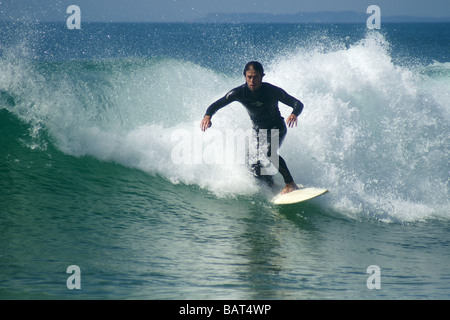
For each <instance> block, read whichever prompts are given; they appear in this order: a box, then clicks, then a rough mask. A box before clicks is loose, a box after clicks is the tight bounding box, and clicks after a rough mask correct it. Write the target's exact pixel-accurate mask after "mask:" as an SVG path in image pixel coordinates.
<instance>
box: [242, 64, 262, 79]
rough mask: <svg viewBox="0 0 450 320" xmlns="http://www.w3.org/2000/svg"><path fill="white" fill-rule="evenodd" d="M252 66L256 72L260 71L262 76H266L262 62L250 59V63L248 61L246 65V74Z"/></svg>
mask: <svg viewBox="0 0 450 320" xmlns="http://www.w3.org/2000/svg"><path fill="white" fill-rule="evenodd" d="M250 68H252V69H253V70H255V71H256V72H258V73H259V74H260V75H261V76H264V68H263V66H262V64H261V63H259V62H258V61H250V62H249V63H247V64H246V65H245V68H244V76H245V74H246V72H247V71H248V70H249V69H250Z"/></svg>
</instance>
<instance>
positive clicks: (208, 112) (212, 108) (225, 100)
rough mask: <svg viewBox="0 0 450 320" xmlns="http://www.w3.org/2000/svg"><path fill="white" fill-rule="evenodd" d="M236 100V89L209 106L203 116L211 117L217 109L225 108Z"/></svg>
mask: <svg viewBox="0 0 450 320" xmlns="http://www.w3.org/2000/svg"><path fill="white" fill-rule="evenodd" d="M237 98H238V88H235V89H233V90H231V91H230V92H228V93H227V94H226V95H225V96H223V97H222V98H220V99H219V100H217V101H216V102H214V103H213V104H211V105H210V106H209V107H208V109H207V110H206V113H205V116H210V117H212V116H213V115H214V114H215V113H216V112H217V111H218V110H219V109H221V108H223V107H225V106H226V105H228V104H230V103H231V102H233V101H236V100H237Z"/></svg>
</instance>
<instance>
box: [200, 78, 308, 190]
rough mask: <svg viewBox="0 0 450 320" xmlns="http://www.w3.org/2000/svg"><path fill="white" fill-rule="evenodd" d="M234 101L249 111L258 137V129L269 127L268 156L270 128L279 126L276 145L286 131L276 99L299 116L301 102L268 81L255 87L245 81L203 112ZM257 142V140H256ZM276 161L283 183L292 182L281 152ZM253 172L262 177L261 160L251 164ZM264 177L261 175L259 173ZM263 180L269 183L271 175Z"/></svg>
mask: <svg viewBox="0 0 450 320" xmlns="http://www.w3.org/2000/svg"><path fill="white" fill-rule="evenodd" d="M233 101H239V102H240V103H242V104H243V105H244V106H245V108H246V109H247V112H248V114H249V115H250V119H251V120H252V122H253V128H254V130H255V131H256V133H257V137H259V131H260V129H268V130H267V147H268V149H267V156H268V157H269V159H270V156H271V152H270V150H271V145H270V141H271V132H272V130H270V129H278V130H279V146H281V143H282V142H283V140H284V137H285V136H286V133H287V128H286V124H285V122H284V118H283V117H282V116H281V114H280V110H279V108H278V101H280V102H282V103H284V104H286V105H288V106H290V107H292V108H293V111H292V113H293V114H295V115H296V116H298V115H299V114H300V113H301V112H302V110H303V103H301V102H300V101H299V100H297V99H295V98H294V97H292V96H290V95H289V94H287V93H286V91H284V90H283V89H281V88H278V87H276V86H274V85H271V84H270V83H266V82H263V83H262V84H261V87H260V88H258V90H256V91H251V90H250V89H249V88H248V86H247V84H244V85H242V86H239V87H237V88H234V89H232V90H231V91H230V92H228V93H227V94H226V95H225V96H224V97H222V98H221V99H219V100H217V101H216V102H214V103H213V104H211V105H210V106H209V108H208V109H207V110H206V114H205V115H208V116H211V117H212V116H213V115H214V114H215V113H216V112H217V111H218V110H219V109H221V108H223V107H225V106H226V105H228V104H230V103H231V102H233ZM258 144H259V140H258ZM278 157H279V161H278V164H279V165H278V168H277V169H278V171H279V172H280V174H281V175H282V176H283V179H284V182H285V183H291V182H293V181H294V180H293V178H292V176H291V174H290V172H289V170H288V168H287V165H286V162H285V161H284V159H283V158H282V157H280V156H278ZM253 169H254V172H255V174H256V176H258V177H261V175H260V170H261V164H260V162H259V161H258V163H256V164H254V165H253ZM262 178H263V179H264V177H262ZM265 180H268V181H267V182H268V183H269V184H271V183H272V182H271V181H272V179H271V177H265Z"/></svg>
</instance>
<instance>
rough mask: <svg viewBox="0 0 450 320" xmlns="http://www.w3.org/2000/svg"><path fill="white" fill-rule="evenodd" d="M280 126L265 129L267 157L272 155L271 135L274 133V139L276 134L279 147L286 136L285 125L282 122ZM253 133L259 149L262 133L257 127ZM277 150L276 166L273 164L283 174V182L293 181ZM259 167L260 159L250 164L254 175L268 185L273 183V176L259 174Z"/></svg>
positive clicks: (269, 157) (260, 166) (260, 165)
mask: <svg viewBox="0 0 450 320" xmlns="http://www.w3.org/2000/svg"><path fill="white" fill-rule="evenodd" d="M280 127H281V128H280V129H279V128H274V129H268V130H266V131H267V144H266V147H267V150H266V155H267V158H268V159H271V155H272V145H271V142H272V135H274V139H276V138H277V137H276V136H277V135H278V148H279V147H281V144H282V143H283V140H284V137H285V136H286V133H287V128H286V125H285V124H284V122H283V125H282V126H280ZM255 133H256V143H257V150H259V148H260V147H263V146H261V145H260V139H261V138H263V137H262V135H261V134H260V130H259V129H255ZM276 152H277V156H278V167H277V166H276V165H275V167H277V169H278V172H280V174H281V175H282V176H283V179H284V182H285V183H286V184H287V183H292V182H293V181H294V179H293V178H292V175H291V173H290V172H289V169H288V167H287V165H286V161H284V159H283V158H282V157H281V156H280V155H278V150H276ZM261 168H262V164H261V161H259V160H258V161H257V162H256V163H255V164H253V165H252V171H253V173H254V174H255V176H256V177H257V178H258V179H259V180H261V181H263V182H265V183H267V184H268V185H269V186H272V185H273V177H272V176H271V175H262V174H261Z"/></svg>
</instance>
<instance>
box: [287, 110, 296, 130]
mask: <svg viewBox="0 0 450 320" xmlns="http://www.w3.org/2000/svg"><path fill="white" fill-rule="evenodd" d="M286 123H287V125H288V127H289V128H293V127H294V126H295V127H296V126H297V116H296V115H295V114H293V113H291V115H290V116H289V117H288V118H287V119H286Z"/></svg>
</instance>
